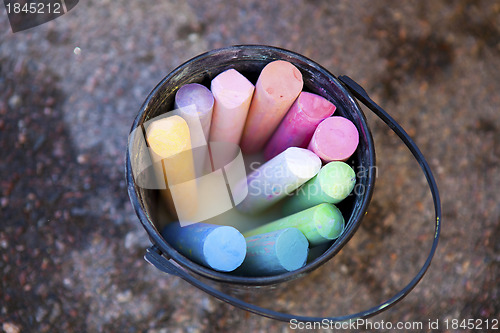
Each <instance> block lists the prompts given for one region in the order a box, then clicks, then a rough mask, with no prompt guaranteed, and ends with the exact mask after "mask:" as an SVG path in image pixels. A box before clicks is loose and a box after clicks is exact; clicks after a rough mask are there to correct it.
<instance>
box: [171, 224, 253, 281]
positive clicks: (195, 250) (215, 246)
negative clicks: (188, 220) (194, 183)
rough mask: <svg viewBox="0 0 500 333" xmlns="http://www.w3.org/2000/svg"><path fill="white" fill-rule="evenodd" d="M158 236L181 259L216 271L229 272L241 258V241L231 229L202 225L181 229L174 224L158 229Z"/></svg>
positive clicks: (243, 251)
mask: <svg viewBox="0 0 500 333" xmlns="http://www.w3.org/2000/svg"><path fill="white" fill-rule="evenodd" d="M162 236H163V238H164V239H165V240H166V241H167V242H168V243H169V244H170V245H171V246H173V247H174V248H175V249H176V250H177V251H179V252H180V253H182V254H183V255H184V256H186V257H188V258H189V259H191V260H193V261H195V262H197V263H199V264H202V265H204V266H207V267H209V268H212V269H214V270H217V271H221V272H230V271H233V270H234V269H236V268H237V267H239V266H240V265H241V263H242V262H243V260H244V259H245V255H246V242H245V238H244V237H243V235H242V234H241V233H240V232H239V231H238V230H236V229H235V228H233V227H229V226H220V225H214V224H206V223H195V224H190V225H188V226H185V227H181V226H180V224H179V222H175V223H170V224H168V225H167V226H166V227H165V228H164V229H163V230H162Z"/></svg>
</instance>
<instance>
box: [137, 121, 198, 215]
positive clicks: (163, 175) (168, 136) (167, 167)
mask: <svg viewBox="0 0 500 333" xmlns="http://www.w3.org/2000/svg"><path fill="white" fill-rule="evenodd" d="M146 140H147V142H148V144H149V148H150V155H151V159H152V162H153V166H154V168H155V173H156V175H157V178H158V181H164V182H165V184H166V185H167V190H166V191H164V193H163V195H164V197H165V199H166V201H167V204H168V205H169V208H170V210H171V211H172V212H173V213H176V214H177V217H178V219H179V221H181V223H182V222H189V220H190V218H191V217H192V216H194V214H196V211H197V206H198V205H197V194H196V191H197V189H196V181H195V169H194V161H193V155H192V151H191V139H190V132H189V127H188V124H187V123H186V121H185V120H184V119H182V117H179V116H177V115H175V116H171V117H166V118H162V119H158V120H153V121H152V122H151V123H150V124H149V125H148V126H147V128H146Z"/></svg>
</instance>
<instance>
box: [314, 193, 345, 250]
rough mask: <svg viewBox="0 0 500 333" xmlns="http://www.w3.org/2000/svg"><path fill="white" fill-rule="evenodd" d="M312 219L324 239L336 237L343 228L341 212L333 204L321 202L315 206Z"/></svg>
mask: <svg viewBox="0 0 500 333" xmlns="http://www.w3.org/2000/svg"><path fill="white" fill-rule="evenodd" d="M313 219H314V224H315V226H316V230H317V231H318V233H319V234H320V235H321V237H323V238H324V240H332V239H335V238H338V237H339V236H340V234H341V233H342V231H343V230H344V217H343V216H342V212H341V211H340V209H338V208H337V207H336V206H335V205H333V204H330V203H322V204H319V205H317V206H315V212H314V216H313ZM313 245H315V244H313Z"/></svg>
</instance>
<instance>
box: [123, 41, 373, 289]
mask: <svg viewBox="0 0 500 333" xmlns="http://www.w3.org/2000/svg"><path fill="white" fill-rule="evenodd" d="M274 60H286V61H289V62H291V63H293V64H294V65H295V66H296V67H297V68H298V69H299V70H300V71H301V73H302V76H303V80H304V88H303V90H304V91H308V92H312V93H315V94H318V95H321V96H323V97H324V98H326V99H327V100H329V101H330V102H332V103H333V104H335V106H336V107H337V109H336V111H335V113H334V115H335V116H339V115H340V116H343V117H346V118H347V119H349V120H351V121H352V122H353V123H354V124H355V125H356V127H357V129H358V132H359V145H358V147H357V150H356V152H355V153H354V154H353V156H352V157H351V158H350V159H349V160H348V161H346V163H347V164H349V165H350V166H351V167H352V168H353V169H354V171H355V173H356V185H355V187H354V190H353V192H352V193H351V195H350V196H348V197H347V198H346V199H344V200H343V201H342V202H341V203H339V204H337V205H336V206H337V207H338V208H339V209H340V210H341V212H342V215H343V217H344V219H345V222H346V226H345V229H344V231H343V233H342V235H341V236H340V237H339V238H337V239H335V240H333V241H330V242H329V243H327V244H325V245H322V246H320V247H317V248H313V249H311V255H310V257H309V259H308V262H307V264H306V265H305V266H304V267H302V268H300V269H298V270H295V271H292V272H287V273H283V274H280V275H274V276H263V277H247V276H238V275H235V274H233V273H231V272H229V273H223V272H218V271H214V270H211V269H209V268H206V267H204V266H201V265H199V264H197V263H195V262H193V261H191V260H189V259H188V258H186V257H184V256H183V255H181V254H180V253H178V252H177V251H176V250H175V249H174V248H173V247H171V246H170V245H169V244H168V243H167V242H166V241H165V240H164V239H163V237H162V236H161V234H160V232H159V231H160V230H162V228H163V226H164V225H165V224H166V223H167V221H172V220H171V219H170V218H169V217H168V212H167V211H166V210H165V209H163V207H164V206H162V204H161V200H160V195H159V191H158V190H148V189H144V188H142V187H140V186H138V185H137V184H136V183H135V182H134V177H133V175H132V170H131V167H130V165H131V163H132V162H133V160H140V159H141V158H142V157H143V156H144V155H142V154H147V153H148V152H147V151H138V152H137V153H135V154H130V153H128V154H127V161H126V162H127V170H126V172H127V182H128V188H129V196H130V198H131V201H132V204H133V205H134V208H135V210H136V212H137V215H138V216H139V219H140V221H141V223H142V224H143V226H144V228H145V229H146V231H147V232H148V234H149V236H150V238H151V241H152V243H153V244H155V245H156V246H157V247H158V249H159V250H160V251H161V252H162V253H163V254H165V256H166V257H167V258H171V259H172V260H173V261H175V262H176V263H177V264H178V265H180V266H181V267H183V268H184V269H187V270H188V271H190V272H192V273H195V274H198V275H201V276H203V277H206V278H209V279H212V280H216V281H219V282H225V283H234V284H240V285H246V286H260V285H269V284H277V283H281V282H283V281H288V280H291V279H295V278H298V277H300V276H303V275H304V274H306V273H307V272H310V271H312V270H314V269H315V268H317V267H319V266H320V265H321V264H323V263H325V262H327V261H328V260H329V259H330V258H332V257H333V256H334V255H335V254H336V253H337V252H338V251H340V249H341V248H342V247H343V246H344V245H345V243H346V242H347V241H348V240H349V239H350V238H351V237H352V235H353V234H354V232H355V231H356V230H357V228H358V227H359V225H360V223H361V219H362V217H363V215H364V214H365V211H366V209H367V206H368V203H369V201H370V199H371V195H372V192H373V186H374V181H375V152H374V146H373V139H372V136H371V133H370V130H369V128H368V126H367V123H366V119H365V117H364V115H363V113H362V111H361V109H360V108H359V106H358V104H357V103H356V102H355V100H354V99H353V97H352V96H351V95H350V94H349V93H348V92H347V90H346V89H345V87H344V86H343V85H342V84H341V83H340V82H339V81H338V80H337V79H336V78H335V77H334V76H333V75H332V74H330V73H329V72H328V71H326V70H325V69H324V68H322V67H321V66H319V65H318V64H316V63H314V62H313V61H311V60H309V59H307V58H305V57H303V56H301V55H298V54H296V53H293V52H290V51H287V50H283V49H278V48H273V47H269V46H257V45H252V46H235V47H230V48H225V49H219V50H214V51H211V52H208V53H205V54H202V55H200V56H198V57H196V58H193V59H191V60H189V61H188V62H186V63H184V64H183V65H181V66H179V67H178V68H176V69H175V70H173V71H172V72H171V73H170V74H169V75H167V76H166V77H165V78H164V79H163V80H162V81H161V82H160V83H159V84H158V86H157V87H156V88H155V89H154V90H153V91H152V92H151V93H150V95H149V96H148V98H147V99H146V101H145V102H144V104H143V106H142V107H141V110H140V111H139V114H138V115H137V117H136V119H135V121H134V124H133V125H132V130H131V136H130V138H129V143H130V142H134V138H133V136H134V135H143V133H142V131H135V132H134V129H136V128H137V127H139V126H141V125H142V124H143V123H145V122H146V121H148V120H150V119H153V118H155V117H157V116H159V115H161V114H163V113H165V112H168V111H171V110H173V109H174V97H175V93H176V91H177V90H178V89H179V88H180V87H182V86H183V85H185V84H188V83H200V84H203V85H205V86H207V87H208V88H210V82H211V80H212V79H213V78H214V77H215V76H217V75H218V74H220V73H221V72H223V71H225V70H227V69H230V68H234V69H236V70H237V71H239V72H240V73H241V74H243V75H244V76H245V77H246V78H248V79H249V80H250V81H251V82H252V83H253V84H255V83H256V81H257V78H258V76H259V74H260V72H261V70H262V68H263V67H264V66H265V65H266V64H268V63H269V62H271V61H274Z"/></svg>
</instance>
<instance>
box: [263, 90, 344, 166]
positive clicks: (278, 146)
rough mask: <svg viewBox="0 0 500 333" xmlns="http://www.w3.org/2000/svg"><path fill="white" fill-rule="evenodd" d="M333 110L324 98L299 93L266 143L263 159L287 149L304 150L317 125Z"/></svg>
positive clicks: (331, 105) (268, 158) (307, 93)
mask: <svg viewBox="0 0 500 333" xmlns="http://www.w3.org/2000/svg"><path fill="white" fill-rule="evenodd" d="M335 109H336V107H335V105H333V104H332V103H331V102H329V101H328V100H326V99H325V98H323V97H321V96H319V95H316V94H312V93H309V92H304V91H303V92H301V93H300V95H299V97H298V98H297V99H296V100H295V102H294V103H293V105H292V107H291V108H290V110H288V112H287V114H286V116H285V118H283V120H282V121H281V124H280V125H279V127H278V129H277V130H276V131H275V132H274V134H273V135H272V137H271V139H270V140H269V142H268V143H267V145H266V148H265V149H264V157H265V158H266V159H267V160H270V159H271V158H273V157H274V156H276V155H278V154H279V153H281V152H282V151H284V150H285V149H287V148H288V147H300V148H306V147H307V144H308V143H309V142H310V141H311V138H312V136H313V134H314V130H315V129H316V127H317V126H318V124H319V123H320V122H321V121H322V120H323V119H325V118H327V117H330V116H331V115H332V114H333V113H334V112H335Z"/></svg>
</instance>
